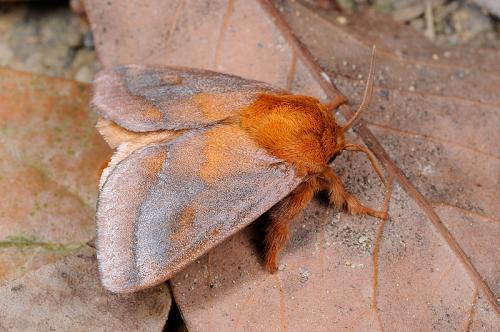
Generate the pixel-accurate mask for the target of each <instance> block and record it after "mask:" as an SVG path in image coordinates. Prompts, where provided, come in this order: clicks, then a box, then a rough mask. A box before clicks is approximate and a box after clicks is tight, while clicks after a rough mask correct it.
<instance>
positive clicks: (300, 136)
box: [241, 94, 344, 175]
mask: <svg viewBox="0 0 500 332" xmlns="http://www.w3.org/2000/svg"><path fill="white" fill-rule="evenodd" d="M241 126H242V127H243V128H244V129H245V130H247V131H248V132H249V133H250V135H251V136H252V137H253V138H254V139H255V140H256V141H257V143H258V144H259V145H260V146H262V147H264V148H265V149H266V150H267V151H269V152H270V153H271V154H273V155H274V156H276V157H278V158H280V159H282V160H284V161H287V162H289V163H291V164H293V165H294V166H295V167H296V169H297V171H298V172H299V173H302V174H304V175H309V174H315V173H319V172H322V171H323V170H324V169H325V167H327V166H328V161H329V160H330V159H331V158H332V157H333V155H334V153H335V152H336V151H338V150H340V147H341V145H342V143H343V138H344V134H343V132H342V130H341V128H340V127H339V126H338V125H337V123H336V122H335V118H334V117H333V116H332V115H331V114H330V112H328V110H327V109H326V107H325V106H324V105H322V104H321V103H320V102H319V101H318V100H317V99H316V98H312V97H307V96H295V95H273V94H262V95H261V96H259V97H258V98H257V99H256V100H255V102H253V103H252V104H251V105H250V106H249V107H248V108H246V109H245V110H244V111H243V112H242V120H241Z"/></svg>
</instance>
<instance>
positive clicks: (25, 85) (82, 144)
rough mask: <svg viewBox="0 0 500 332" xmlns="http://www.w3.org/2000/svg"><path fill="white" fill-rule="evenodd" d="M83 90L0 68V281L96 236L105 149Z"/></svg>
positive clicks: (80, 245) (77, 247) (85, 90)
mask: <svg viewBox="0 0 500 332" xmlns="http://www.w3.org/2000/svg"><path fill="white" fill-rule="evenodd" d="M89 92H90V89H89V86H88V85H81V84H77V83H74V82H71V81H66V80H60V79H52V78H47V77H42V76H36V75H31V74H27V73H21V72H16V71H11V70H7V69H2V70H0V191H1V192H2V193H3V198H2V200H1V201H0V220H1V222H0V283H1V282H2V281H4V280H6V279H12V278H17V277H20V276H21V275H23V274H24V273H26V272H27V271H30V270H32V269H36V268H39V267H40V266H43V265H44V264H46V263H48V262H52V261H54V260H56V259H60V258H61V257H63V256H64V255H67V254H68V253H71V252H74V251H75V250H78V249H80V248H81V247H82V246H84V245H85V243H86V242H87V241H89V240H90V239H91V238H92V237H93V236H94V234H95V226H94V214H95V202H96V196H97V183H98V181H99V179H98V177H99V168H100V166H101V165H102V163H103V162H104V161H105V160H106V158H109V156H110V150H109V148H108V147H107V146H106V144H105V143H104V141H103V139H102V138H101V137H100V136H99V134H98V133H97V132H96V130H95V129H94V119H93V117H92V116H89V115H90V114H89V113H88V111H87V109H88V100H89V95H90V93H89Z"/></svg>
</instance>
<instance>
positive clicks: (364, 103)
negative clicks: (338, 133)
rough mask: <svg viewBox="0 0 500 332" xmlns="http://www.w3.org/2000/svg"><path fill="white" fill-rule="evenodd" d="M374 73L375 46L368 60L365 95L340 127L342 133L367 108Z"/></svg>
mask: <svg viewBox="0 0 500 332" xmlns="http://www.w3.org/2000/svg"><path fill="white" fill-rule="evenodd" d="M374 73H375V45H373V48H372V56H371V59H370V72H369V73H368V79H367V81H366V88H365V94H364V95H363V101H362V102H361V105H359V108H358V110H357V111H356V113H354V115H353V117H352V118H350V119H349V121H347V123H346V124H345V125H343V126H342V131H343V132H346V131H347V130H349V128H351V127H352V126H353V125H354V123H355V122H356V121H357V120H358V119H359V116H360V115H361V113H363V112H364V111H365V110H366V109H367V108H368V105H369V104H370V99H371V98H372V92H373V76H374Z"/></svg>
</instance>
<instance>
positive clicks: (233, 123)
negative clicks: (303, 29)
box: [92, 53, 387, 292]
mask: <svg viewBox="0 0 500 332" xmlns="http://www.w3.org/2000/svg"><path fill="white" fill-rule="evenodd" d="M373 75H374V53H372V57H371V62H370V72H369V75H368V79H367V85H366V88H365V93H364V97H363V101H362V103H361V105H360V107H359V109H358V110H357V111H356V113H355V115H354V116H353V117H352V118H351V119H349V120H348V121H347V122H346V123H345V124H343V125H340V124H338V123H337V122H336V120H335V118H334V116H333V115H332V113H331V112H330V110H329V108H336V107H337V106H339V103H334V105H329V106H330V107H328V105H324V104H322V103H321V102H320V101H318V100H317V99H316V98H313V97H308V96H300V95H293V94H291V93H290V92H288V91H285V90H282V89H279V88H276V87H273V86H271V85H269V84H266V83H263V82H258V81H254V80H248V79H244V78H241V77H237V76H232V75H227V74H222V73H218V72H212V71H208V70H200V69H192V68H177V67H175V68H174V67H151V66H142V65H124V66H119V67H116V68H112V69H106V70H104V71H101V72H100V73H99V74H98V75H97V76H96V78H95V80H94V90H93V96H92V105H93V109H94V110H95V111H96V112H97V113H98V114H99V116H100V119H99V121H98V124H97V127H98V129H99V131H100V132H101V134H102V135H103V137H104V138H105V139H106V141H107V142H108V144H109V145H110V146H111V147H113V148H116V152H115V154H114V155H113V157H112V158H111V161H110V162H109V164H108V166H107V168H106V169H105V170H104V171H103V173H102V176H101V181H100V194H99V199H98V203H97V212H96V223H97V241H96V244H97V258H98V264H99V271H100V277H101V280H102V283H103V285H104V286H105V288H107V289H108V290H110V291H113V292H132V291H136V290H139V289H143V288H146V287H150V286H153V285H156V284H159V283H161V282H164V281H165V280H168V279H169V278H170V277H171V276H173V275H174V274H175V273H176V272H178V271H180V270H181V269H182V268H184V267H185V266H186V265H187V264H189V263H190V262H192V261H194V260H195V259H196V258H198V257H200V256H201V255H202V254H204V253H206V252H207V251H208V250H210V249H211V248H213V247H214V246H216V245H217V244H219V243H221V242H222V241H223V240H224V239H226V238H228V237H229V236H231V235H232V234H234V233H236V232H238V231H239V230H241V229H242V228H243V227H245V226H247V225H248V224H249V223H251V222H252V221H254V220H255V219H257V218H258V217H259V216H260V215H262V214H264V213H265V212H266V211H268V216H269V225H268V227H267V232H266V235H265V240H264V244H265V266H266V268H267V270H269V271H270V272H274V271H276V269H277V264H278V255H279V253H280V252H281V250H282V249H283V247H284V246H285V244H286V243H287V241H288V239H289V223H290V221H291V220H292V219H293V218H294V217H295V216H297V214H298V213H299V212H300V211H301V210H302V209H304V208H305V207H306V205H307V204H308V202H309V201H310V200H311V199H312V197H313V195H314V194H315V193H316V192H318V191H320V190H326V191H328V192H329V200H330V202H331V204H332V205H334V206H336V207H344V208H345V209H346V210H347V211H348V212H349V213H352V214H361V215H370V216H374V217H376V218H381V219H384V218H387V212H386V211H377V210H374V209H372V208H369V207H367V206H365V205H363V203H362V202H361V201H360V200H358V199H357V198H356V197H354V196H352V195H351V194H349V193H348V192H346V190H345V189H344V185H343V184H342V182H341V180H340V178H339V177H338V176H337V175H336V174H335V172H334V171H333V169H332V168H331V167H330V163H331V162H333V160H334V159H335V158H336V157H337V156H338V155H339V154H341V153H342V151H345V150H348V151H361V152H364V153H366V154H367V156H368V158H369V160H370V162H371V163H372V166H373V168H374V170H375V171H376V173H377V174H378V176H379V177H380V179H381V180H382V182H383V183H384V185H386V186H387V181H386V180H385V179H384V176H383V174H382V172H381V171H380V168H379V166H378V164H377V162H376V160H375V157H374V155H373V154H372V153H371V152H370V150H368V149H367V148H365V147H363V146H360V145H357V144H354V143H348V142H346V141H345V139H344V137H345V132H346V131H347V130H348V129H349V128H350V127H352V126H353V124H354V123H355V122H356V120H357V119H359V117H360V115H361V114H362V112H363V111H364V110H365V109H366V108H367V107H368V103H369V99H370V96H371V94H372V86H373Z"/></svg>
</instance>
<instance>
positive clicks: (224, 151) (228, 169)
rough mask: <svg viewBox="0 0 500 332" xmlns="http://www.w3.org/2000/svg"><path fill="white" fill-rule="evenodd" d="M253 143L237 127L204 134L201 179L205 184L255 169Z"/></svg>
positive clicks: (230, 126) (228, 127)
mask: <svg viewBox="0 0 500 332" xmlns="http://www.w3.org/2000/svg"><path fill="white" fill-rule="evenodd" d="M257 149H258V147H257V145H256V144H255V142H254V141H253V140H252V139H251V138H250V137H249V136H248V135H247V134H246V133H245V132H244V131H243V130H242V129H241V128H240V127H239V126H238V125H227V126H224V127H220V128H216V129H214V130H211V131H209V132H208V133H207V134H206V145H205V148H204V150H203V153H204V155H205V157H206V159H207V161H206V163H205V164H204V165H203V168H202V170H201V177H202V178H203V180H205V181H207V182H217V181H220V180H221V179H222V178H224V177H227V176H231V175H234V174H238V173H241V172H245V171H249V170H252V169H255V167H256V164H255V162H254V160H253V156H255V155H257V154H258V153H259V152H258V151H257Z"/></svg>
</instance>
